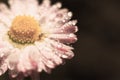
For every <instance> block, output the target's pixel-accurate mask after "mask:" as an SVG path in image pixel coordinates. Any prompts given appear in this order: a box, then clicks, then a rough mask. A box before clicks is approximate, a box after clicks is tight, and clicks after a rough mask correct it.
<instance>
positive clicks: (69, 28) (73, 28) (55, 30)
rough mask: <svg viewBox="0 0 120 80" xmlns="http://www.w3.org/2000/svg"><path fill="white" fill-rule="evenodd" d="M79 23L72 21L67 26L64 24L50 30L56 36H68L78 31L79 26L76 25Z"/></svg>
mask: <svg viewBox="0 0 120 80" xmlns="http://www.w3.org/2000/svg"><path fill="white" fill-rule="evenodd" d="M76 23H77V21H76V20H74V21H70V22H68V23H66V24H64V25H63V26H61V27H55V28H52V29H50V30H49V32H50V33H54V34H63V33H64V34H68V33H75V32H77V31H78V28H77V26H75V24H76Z"/></svg>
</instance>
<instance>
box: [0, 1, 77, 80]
mask: <svg viewBox="0 0 120 80" xmlns="http://www.w3.org/2000/svg"><path fill="white" fill-rule="evenodd" d="M9 5H10V7H8V6H7V5H5V4H4V3H0V75H2V74H4V73H5V72H6V71H7V70H8V71H9V74H10V76H11V77H12V78H18V80H21V79H19V76H22V77H21V78H23V77H24V76H33V74H36V73H39V72H42V71H45V72H48V73H49V72H50V70H51V69H53V68H55V67H56V66H57V65H60V64H62V63H63V59H70V58H72V57H73V56H74V54H73V52H72V50H73V47H71V46H69V44H70V43H74V42H75V41H76V40H77V38H76V35H75V34H74V33H75V32H77V30H78V29H77V26H76V23H77V21H76V20H70V19H71V17H72V12H69V11H68V9H66V8H64V9H62V8H61V3H56V4H54V5H51V4H50V0H44V1H43V2H42V3H41V4H38V1H37V0H9Z"/></svg>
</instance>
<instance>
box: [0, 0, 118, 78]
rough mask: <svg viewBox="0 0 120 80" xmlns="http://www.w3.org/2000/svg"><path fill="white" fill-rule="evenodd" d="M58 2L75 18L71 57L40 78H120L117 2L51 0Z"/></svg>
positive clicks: (111, 0)
mask: <svg viewBox="0 0 120 80" xmlns="http://www.w3.org/2000/svg"><path fill="white" fill-rule="evenodd" d="M1 1H3V2H6V1H7V0H1ZM58 1H60V2H62V3H63V8H64V7H66V8H68V9H69V10H70V11H72V12H73V18H72V19H77V20H78V24H77V25H78V27H79V32H77V33H76V34H77V36H78V41H77V42H76V43H75V44H73V46H74V48H75V50H74V52H75V57H74V58H73V59H71V60H67V62H66V63H65V64H64V65H62V66H59V67H57V68H55V69H53V71H52V73H51V74H46V73H44V72H43V73H41V80H120V46H119V45H120V2H119V1H118V0H52V2H53V3H55V2H58Z"/></svg>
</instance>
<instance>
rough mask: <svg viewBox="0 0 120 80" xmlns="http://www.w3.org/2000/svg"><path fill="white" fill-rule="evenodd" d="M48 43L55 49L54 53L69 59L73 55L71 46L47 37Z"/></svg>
mask: <svg viewBox="0 0 120 80" xmlns="http://www.w3.org/2000/svg"><path fill="white" fill-rule="evenodd" d="M47 41H48V42H49V43H50V45H51V46H52V47H53V48H54V49H55V50H56V54H57V55H58V56H60V57H62V58H66V59H70V58H72V57H73V56H74V53H73V52H72V51H71V50H72V49H73V48H72V47H70V46H67V45H64V44H62V43H59V42H56V41H53V40H50V39H47Z"/></svg>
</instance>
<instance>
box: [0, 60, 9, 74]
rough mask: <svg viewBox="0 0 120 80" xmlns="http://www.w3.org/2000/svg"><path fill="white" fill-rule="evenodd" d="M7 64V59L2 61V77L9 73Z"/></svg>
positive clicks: (0, 62) (0, 61) (0, 64)
mask: <svg viewBox="0 0 120 80" xmlns="http://www.w3.org/2000/svg"><path fill="white" fill-rule="evenodd" d="M7 69H8V67H7V62H6V60H5V59H0V75H2V74H4V73H5V72H6V71H7Z"/></svg>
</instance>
